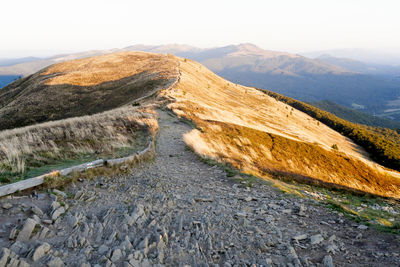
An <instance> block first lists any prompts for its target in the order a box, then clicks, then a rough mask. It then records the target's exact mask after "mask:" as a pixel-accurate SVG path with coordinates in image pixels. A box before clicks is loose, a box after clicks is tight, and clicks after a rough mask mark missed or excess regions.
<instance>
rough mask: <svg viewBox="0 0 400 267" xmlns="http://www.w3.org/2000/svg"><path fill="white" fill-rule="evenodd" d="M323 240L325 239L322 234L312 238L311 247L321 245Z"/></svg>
mask: <svg viewBox="0 0 400 267" xmlns="http://www.w3.org/2000/svg"><path fill="white" fill-rule="evenodd" d="M323 240H324V238H323V237H322V235H320V234H317V235H313V236H311V237H310V241H311V245H317V244H319V243H321V242H322V241H323Z"/></svg>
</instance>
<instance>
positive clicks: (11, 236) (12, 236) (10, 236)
mask: <svg viewBox="0 0 400 267" xmlns="http://www.w3.org/2000/svg"><path fill="white" fill-rule="evenodd" d="M17 233H18V228H17V227H14V228H13V229H11V231H10V235H9V236H8V238H9V239H10V240H13V239H15V237H16V236H17Z"/></svg>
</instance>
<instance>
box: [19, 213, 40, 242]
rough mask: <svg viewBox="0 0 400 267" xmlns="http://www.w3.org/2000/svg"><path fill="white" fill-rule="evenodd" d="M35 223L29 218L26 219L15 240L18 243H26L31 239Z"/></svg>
mask: <svg viewBox="0 0 400 267" xmlns="http://www.w3.org/2000/svg"><path fill="white" fill-rule="evenodd" d="M36 224H37V222H36V221H35V220H33V219H31V218H28V219H26V221H25V224H24V226H23V227H22V230H21V231H20V232H19V233H18V236H17V240H18V241H28V240H29V238H30V237H31V234H32V232H33V229H35V226H36Z"/></svg>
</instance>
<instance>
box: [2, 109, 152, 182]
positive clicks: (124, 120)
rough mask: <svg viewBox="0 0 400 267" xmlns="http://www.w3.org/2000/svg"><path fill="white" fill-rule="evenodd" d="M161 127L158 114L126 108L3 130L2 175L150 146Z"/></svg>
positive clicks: (149, 110) (147, 110)
mask: <svg viewBox="0 0 400 267" xmlns="http://www.w3.org/2000/svg"><path fill="white" fill-rule="evenodd" d="M157 128H158V123H157V115H156V113H155V112H154V111H152V110H151V109H148V108H137V107H136V108H135V107H132V106H126V107H123V108H118V109H115V110H111V111H107V112H104V113H100V114H96V115H92V116H83V117H76V118H70V119H65V120H60V121H54V122H46V123H42V124H38V125H33V126H27V127H24V128H17V129H13V130H6V131H2V132H0V173H10V174H12V173H14V174H15V173H19V174H23V173H24V172H25V171H26V169H27V168H34V167H40V166H42V165H46V164H48V163H49V162H51V161H53V160H59V159H69V158H75V157H77V156H79V155H87V154H97V155H105V154H112V153H113V152H115V151H117V150H118V149H121V148H127V147H135V146H136V147H138V148H140V147H143V146H145V145H147V142H148V140H149V136H150V135H153V134H154V133H155V132H156V131H157ZM146 136H147V137H146Z"/></svg>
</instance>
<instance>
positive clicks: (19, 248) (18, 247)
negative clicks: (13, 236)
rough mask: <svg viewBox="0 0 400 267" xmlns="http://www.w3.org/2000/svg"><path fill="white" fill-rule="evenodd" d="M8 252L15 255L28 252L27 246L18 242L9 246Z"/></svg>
mask: <svg viewBox="0 0 400 267" xmlns="http://www.w3.org/2000/svg"><path fill="white" fill-rule="evenodd" d="M10 250H11V251H12V252H14V253H15V254H18V255H21V254H25V253H26V252H28V246H27V245H26V244H25V243H22V242H20V241H15V242H14V244H12V245H11V247H10ZM0 266H1V265H0Z"/></svg>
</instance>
